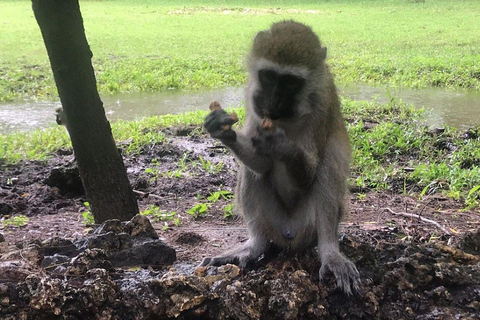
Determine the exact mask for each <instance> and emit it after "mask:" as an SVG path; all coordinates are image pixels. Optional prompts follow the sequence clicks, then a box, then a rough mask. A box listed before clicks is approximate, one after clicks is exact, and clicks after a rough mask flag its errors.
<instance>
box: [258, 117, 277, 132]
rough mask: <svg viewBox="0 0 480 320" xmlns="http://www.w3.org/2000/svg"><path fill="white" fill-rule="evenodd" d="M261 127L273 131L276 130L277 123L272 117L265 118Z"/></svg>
mask: <svg viewBox="0 0 480 320" xmlns="http://www.w3.org/2000/svg"><path fill="white" fill-rule="evenodd" d="M260 127H261V128H262V129H263V130H265V131H273V130H275V125H274V124H273V121H272V119H270V118H263V120H262V123H261V124H260Z"/></svg>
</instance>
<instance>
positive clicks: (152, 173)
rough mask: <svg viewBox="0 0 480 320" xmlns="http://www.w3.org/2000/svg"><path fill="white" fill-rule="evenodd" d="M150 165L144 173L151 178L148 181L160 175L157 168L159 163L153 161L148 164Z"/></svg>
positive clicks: (155, 160)
mask: <svg viewBox="0 0 480 320" xmlns="http://www.w3.org/2000/svg"><path fill="white" fill-rule="evenodd" d="M150 165H151V167H148V168H147V169H145V173H147V174H149V175H150V176H151V177H150V181H154V180H156V179H157V178H158V176H159V175H160V169H159V168H158V165H159V162H158V160H157V159H153V160H152V162H150Z"/></svg>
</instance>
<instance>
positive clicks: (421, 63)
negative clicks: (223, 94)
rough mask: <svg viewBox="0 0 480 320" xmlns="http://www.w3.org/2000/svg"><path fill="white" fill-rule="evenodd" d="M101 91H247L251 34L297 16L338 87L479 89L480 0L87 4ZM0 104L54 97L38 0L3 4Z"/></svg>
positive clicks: (124, 0)
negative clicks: (35, 9)
mask: <svg viewBox="0 0 480 320" xmlns="http://www.w3.org/2000/svg"><path fill="white" fill-rule="evenodd" d="M80 5H81V9H82V14H83V18H84V24H85V29H86V34H87V38H88V40H89V43H90V46H91V49H92V51H93V54H94V59H93V62H94V67H95V69H96V71H97V80H98V86H99V90H100V91H101V92H102V93H117V92H141V91H158V90H166V89H183V90H192V89H197V88H214V87H223V86H237V85H242V84H243V83H244V81H245V77H246V73H245V69H244V64H243V63H244V56H245V54H246V52H247V51H248V49H249V46H250V43H251V40H252V37H253V36H254V35H255V34H256V32H258V31H259V30H261V29H265V28H268V27H269V25H270V24H271V23H272V22H275V21H279V20H282V19H296V20H298V21H301V22H304V23H306V24H308V25H310V26H312V28H313V29H314V30H315V31H316V32H317V33H318V34H319V35H320V37H321V39H322V41H323V42H324V44H325V45H326V46H327V47H328V52H329V63H330V65H331V66H332V68H333V71H334V73H335V74H336V77H337V80H338V82H340V83H342V84H348V83H353V82H355V83H359V82H363V83H371V84H388V85H395V86H402V87H427V86H439V87H463V88H475V89H479V88H480V71H479V70H480V63H479V61H480V46H479V45H478V34H480V3H479V2H478V1H477V0H466V1H447V0H425V1H424V2H422V1H414V0H376V1H373V0H371V1H352V0H350V1H347V0H343V1H294V0H291V1H161V2H159V1H147V0H145V1H132V0H115V1H86V0H85V1H80ZM0 7H1V10H0V46H1V48H2V50H0V101H11V100H16V99H37V100H52V99H56V88H55V85H54V82H53V77H52V75H51V71H50V69H49V64H48V59H47V55H46V51H45V48H44V44H43V42H42V39H41V35H40V31H39V29H38V26H37V24H36V21H35V19H34V17H33V13H32V9H31V2H30V1H23V0H20V1H18V0H16V1H13V0H12V1H7V0H1V1H0Z"/></svg>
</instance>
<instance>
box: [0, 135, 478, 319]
mask: <svg viewBox="0 0 480 320" xmlns="http://www.w3.org/2000/svg"><path fill="white" fill-rule="evenodd" d="M197 129H198V128H195V127H186V128H169V129H161V130H162V131H163V133H165V134H166V136H167V139H166V140H165V142H164V143H162V144H155V145H149V146H147V147H144V148H143V149H142V151H141V152H140V153H139V154H136V155H133V156H130V155H124V161H125V165H126V167H127V172H128V175H129V179H130V181H131V183H132V185H133V187H134V189H135V192H136V194H137V196H138V203H139V206H140V209H141V210H148V209H151V208H152V206H158V207H159V208H160V209H161V210H162V211H161V213H162V215H160V216H154V215H153V214H152V215H148V217H149V218H150V220H151V222H152V226H153V228H154V229H155V231H156V233H158V235H159V237H160V239H158V241H157V240H155V241H156V242H155V247H154V248H156V249H155V250H162V249H158V248H163V247H162V246H163V242H164V243H165V244H167V245H169V246H170V247H172V248H173V249H175V251H176V261H175V262H173V263H167V262H162V263H160V262H158V263H139V262H135V263H138V265H137V266H135V265H134V266H132V265H129V266H123V267H122V266H120V267H118V264H119V263H120V262H118V261H117V262H115V263H114V264H113V265H114V266H112V262H111V261H107V262H105V261H104V260H105V259H107V260H108V259H110V258H111V257H112V255H115V254H117V253H115V254H112V253H111V252H109V251H108V250H106V249H105V244H104V243H103V242H101V243H100V244H99V245H98V246H97V245H95V243H97V242H96V241H90V240H85V241H87V242H88V241H90V242H88V243H94V244H92V245H91V247H89V248H88V249H86V250H85V248H83V249H82V250H79V251H78V252H77V251H76V250H72V251H71V252H68V254H66V253H65V252H57V251H58V250H57V251H55V250H56V249H55V250H54V249H48V248H51V247H52V246H53V245H51V243H52V240H51V239H52V238H54V239H57V238H59V239H63V240H62V241H70V242H68V243H71V244H75V245H76V246H77V248H78V247H79V245H78V241H83V240H82V239H91V237H92V234H95V233H96V234H97V236H98V235H99V234H100V235H101V239H102V240H101V241H104V239H105V238H108V239H110V240H108V241H112V242H111V243H109V247H108V248H109V249H111V247H112V246H115V245H118V243H120V244H121V243H127V244H128V246H127V247H128V248H127V247H125V248H123V247H122V248H116V250H117V249H118V250H120V249H121V250H130V243H137V242H138V243H139V245H144V244H145V241H144V240H141V241H140V240H136V238H134V237H133V236H132V235H131V234H130V235H127V236H125V231H122V232H117V231H118V230H117V231H115V232H117V233H115V232H114V233H111V230H110V233H108V232H106V231H105V227H104V226H100V228H96V227H97V226H93V225H85V223H84V218H83V217H82V213H83V212H85V211H87V210H88V207H86V206H85V205H84V202H85V201H86V200H87V199H85V198H84V196H83V189H82V186H81V183H80V180H79V177H78V171H76V167H75V159H74V155H73V153H72V151H71V150H58V151H57V152H56V153H55V154H54V155H52V157H51V158H50V159H49V160H48V161H45V162H39V161H26V162H22V163H20V164H17V165H12V166H3V167H1V168H0V217H1V218H2V220H3V228H2V230H0V234H1V235H3V237H4V241H2V237H0V254H2V256H1V257H0V269H1V270H2V271H1V272H3V275H0V318H1V319H54V318H55V319H87V318H88V319H90V318H92V319H93V318H97V319H164V318H165V319H167V318H179V319H192V318H193V319H195V318H199V319H225V318H232V319H266V318H274V319H281V318H284V319H317V318H322V317H324V318H331V319H479V318H480V316H479V315H480V265H479V261H480V256H479V253H480V233H479V232H478V230H479V226H480V215H479V213H478V211H476V210H464V207H463V204H462V203H460V202H458V201H455V200H452V199H448V198H445V197H443V196H442V195H440V194H437V195H430V196H427V197H424V198H422V199H421V200H420V199H418V198H415V197H412V196H407V195H403V194H401V193H398V192H397V191H396V190H397V189H398V188H396V187H394V186H393V184H394V182H392V188H391V191H384V192H373V191H369V190H362V193H359V192H355V189H354V188H352V193H351V195H350V197H349V203H350V214H349V216H348V217H347V218H346V220H345V221H344V222H343V223H342V224H341V226H340V233H341V247H342V251H343V252H344V253H345V254H346V255H347V256H348V257H349V258H351V259H352V260H353V261H354V262H355V263H356V265H357V267H358V269H359V271H360V273H361V275H362V278H363V289H362V292H361V293H359V294H357V295H355V296H353V297H347V296H345V295H344V294H343V293H341V292H340V291H338V290H337V289H336V286H335V280H334V279H333V278H330V279H327V281H324V282H321V283H319V281H318V269H319V263H318V262H317V258H316V257H315V253H314V252H307V253H306V254H304V255H298V256H297V255H293V256H292V254H290V253H285V252H281V253H279V254H278V255H273V256H271V257H270V256H268V257H264V258H263V259H262V260H261V261H259V263H257V264H256V265H254V266H252V267H250V268H248V269H247V270H240V269H238V268H237V267H235V266H226V267H223V268H213V267H209V268H206V269H205V268H195V266H196V265H198V263H199V262H200V261H201V260H202V258H203V257H206V256H212V255H215V254H218V253H220V252H222V251H224V250H226V249H229V248H231V247H233V246H235V245H237V244H238V243H241V242H243V241H245V240H246V239H247V233H246V229H245V226H244V225H243V223H242V221H241V219H240V218H238V217H236V216H233V217H226V214H225V207H226V206H227V205H228V204H229V203H231V201H232V200H231V199H230V197H229V196H228V195H227V196H226V197H225V198H224V197H222V196H220V197H219V199H218V200H215V199H213V200H212V199H210V200H209V199H208V197H209V196H211V195H212V193H215V192H219V191H230V192H233V188H234V185H235V172H236V169H237V164H236V162H235V160H234V159H233V157H232V156H231V155H230V154H229V152H228V151H227V150H225V149H224V148H222V147H221V146H220V145H219V144H217V143H216V142H214V141H213V140H212V139H210V138H208V137H206V136H205V135H203V134H202V133H201V132H200V130H197ZM127 144H128V142H121V143H119V147H120V149H122V148H125V147H126V145H127ZM181 159H183V161H180V160H181ZM219 163H223V165H222V166H221V169H219V168H220V165H218V164H219ZM216 165H218V166H216ZM413 187H414V186H407V190H410V189H412V188H413ZM225 194H226V193H225ZM200 203H205V204H207V206H208V210H207V211H206V213H205V214H204V215H203V216H200V217H194V216H193V215H191V214H189V213H188V211H189V210H190V209H191V208H193V207H194V206H196V205H197V204H200ZM172 212H174V214H172ZM168 214H171V215H173V216H174V217H173V218H169V217H168ZM18 215H25V216H27V217H28V218H29V221H28V222H27V223H26V224H25V225H23V226H20V224H17V225H15V224H14V223H13V224H12V223H10V224H8V223H7V222H8V221H12V220H11V218H12V217H15V216H18ZM159 217H161V218H163V219H164V220H162V221H158V219H159ZM175 218H177V219H178V220H175ZM102 228H103V229H102ZM92 230H96V231H95V232H93V233H92ZM98 230H100V231H98ZM102 230H103V231H102ZM122 230H123V229H122ZM89 232H90V234H88V233H89ZM127 234H128V232H127ZM106 235H108V236H106ZM130 236H132V237H133V238H132V239H130V238H129V237H130ZM79 239H80V240H79ZM118 239H120V240H118ZM125 239H127V240H128V241H127V240H125ZM42 241H44V242H43V243H42ZM56 241H59V240H55V241H53V242H54V243H57V242H56ZM122 241H123V242H122ZM152 241H153V240H152ZM159 241H161V242H162V243H159ZM62 243H63V242H62ZM147 243H148V246H147V247H145V248H146V249H145V248H142V249H138V252H144V251H145V250H148V248H153V247H151V246H152V243H151V242H150V240H149V241H147ZM71 244H69V245H68V246H67V247H71V246H72V245H71ZM114 244H115V245H114ZM75 245H74V246H73V247H75ZM62 246H63V245H62ZM102 246H103V247H102ZM57 247H61V246H53V248H57ZM99 247H100V248H99ZM92 250H93V251H92ZM105 250H106V251H105ZM142 250H143V251H142ZM136 251H137V250H134V251H124V252H123V253H122V254H125V252H127V254H129V255H134V254H133V253H134V252H136ZM105 252H106V253H105ZM145 252H148V251H145ZM55 253H57V256H55ZM122 254H119V255H118V254H117V256H118V257H123V256H122ZM142 254H143V253H142ZM81 255H82V257H81V258H79V256H81ZM147 255H148V254H147ZM51 257H55V258H51ZM65 257H66V258H65ZM138 258H139V259H140V261H148V259H147V257H146V256H142V257H138ZM49 259H50V260H49ZM62 259H63V260H62ZM102 259H103V260H102ZM141 259H143V260H141ZM45 261H53V262H51V263H52V264H53V265H54V266H56V264H59V265H60V266H62V265H64V264H65V265H66V266H67V267H66V268H58V267H57V268H55V270H56V271H54V270H53V269H52V268H50V267H45ZM55 261H56V262H55ZM75 261H76V262H75ZM78 261H94V262H95V263H91V264H89V263H85V265H86V266H85V265H82V268H80V269H78V268H77V269H75V270H81V271H82V272H79V273H77V274H71V273H70V274H69V273H66V272H67V271H66V269H68V268H72V266H74V265H75V263H77V264H78V263H79V262H78ZM155 261H158V260H155ZM74 262H75V263H74ZM42 263H44V265H43V266H42ZM115 266H117V267H115ZM137 267H138V268H137ZM60 275H61V276H60Z"/></svg>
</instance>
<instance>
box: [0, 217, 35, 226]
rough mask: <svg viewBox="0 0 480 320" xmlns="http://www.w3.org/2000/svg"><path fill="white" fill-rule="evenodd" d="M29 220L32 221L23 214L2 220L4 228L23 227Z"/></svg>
mask: <svg viewBox="0 0 480 320" xmlns="http://www.w3.org/2000/svg"><path fill="white" fill-rule="evenodd" d="M29 221H30V218H28V217H27V216H24V215H22V214H19V215H16V216H13V217H10V218H6V219H4V220H3V221H2V228H7V227H10V226H12V227H16V228H21V227H24V226H26V225H27V224H28V222H29Z"/></svg>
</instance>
